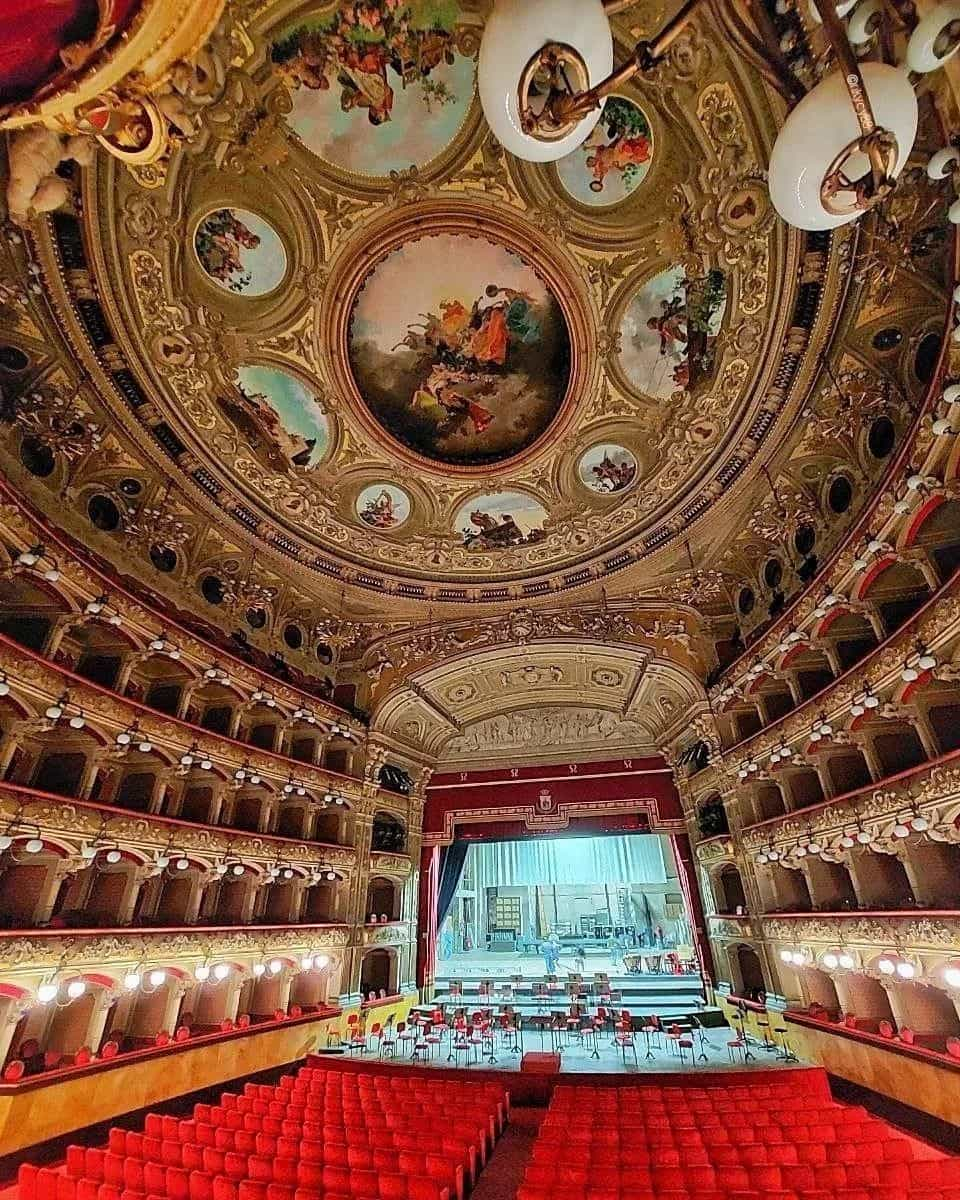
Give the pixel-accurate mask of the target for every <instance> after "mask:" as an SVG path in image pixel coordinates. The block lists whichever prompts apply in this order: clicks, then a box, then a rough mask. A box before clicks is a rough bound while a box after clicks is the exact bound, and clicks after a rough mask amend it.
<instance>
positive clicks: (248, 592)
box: [223, 576, 277, 611]
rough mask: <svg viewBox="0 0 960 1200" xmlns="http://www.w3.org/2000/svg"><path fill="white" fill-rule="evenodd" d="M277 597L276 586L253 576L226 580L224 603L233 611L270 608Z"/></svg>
mask: <svg viewBox="0 0 960 1200" xmlns="http://www.w3.org/2000/svg"><path fill="white" fill-rule="evenodd" d="M276 598H277V589H276V588H275V587H267V586H266V585H265V584H262V583H260V581H259V580H258V579H254V578H253V577H252V576H248V577H244V578H242V579H230V578H228V579H226V580H225V586H224V591H223V603H224V604H225V605H226V607H227V608H228V609H230V610H231V611H235V610H240V609H256V608H268V607H269V606H270V605H271V604H272V603H273V601H274V600H276Z"/></svg>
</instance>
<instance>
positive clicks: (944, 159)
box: [927, 146, 960, 179]
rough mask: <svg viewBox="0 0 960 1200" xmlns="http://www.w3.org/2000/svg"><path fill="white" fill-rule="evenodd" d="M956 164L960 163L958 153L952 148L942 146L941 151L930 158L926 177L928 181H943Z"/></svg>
mask: <svg viewBox="0 0 960 1200" xmlns="http://www.w3.org/2000/svg"><path fill="white" fill-rule="evenodd" d="M957 163H960V151H957V150H955V149H954V148H953V146H944V147H943V149H942V150H938V151H937V152H936V154H932V155H931V156H930V161H929V162H928V163H927V175H928V176H929V178H930V179H945V178H946V177H947V176H948V175H949V174H950V172H951V171H952V170H953V169H954V167H955V166H956V165H957Z"/></svg>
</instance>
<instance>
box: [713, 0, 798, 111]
mask: <svg viewBox="0 0 960 1200" xmlns="http://www.w3.org/2000/svg"><path fill="white" fill-rule="evenodd" d="M713 9H714V13H715V14H716V16H717V18H718V20H719V21H720V24H721V25H722V27H723V29H724V31H725V32H726V33H727V35H728V36H729V38H730V40H731V41H732V42H733V44H734V45H735V46H736V47H737V48H738V49H739V50H740V51H741V52H742V54H743V56H744V58H745V59H746V60H747V61H748V62H749V63H750V65H751V66H752V67H753V68H754V69H755V70H756V71H758V72H759V73H760V75H762V76H763V78H764V79H765V80H766V81H767V83H768V84H769V85H770V86H771V87H772V88H773V89H774V91H777V92H779V93H780V95H781V96H783V98H784V99H785V100H786V101H787V102H788V103H790V104H797V103H798V102H799V101H800V100H802V99H803V97H804V96H805V95H806V89H805V88H804V86H803V84H802V83H801V82H800V80H799V79H798V78H797V76H796V75H795V74H794V72H793V71H792V70H791V69H790V65H789V63H788V62H787V60H786V58H785V57H784V54H783V51H782V50H781V49H780V44H779V42H778V40H777V34H776V30H775V29H774V27H773V23H772V22H771V20H770V17H769V15H768V13H767V11H766V9H765V8H764V6H763V0H717V2H716V3H715V4H714V6H713Z"/></svg>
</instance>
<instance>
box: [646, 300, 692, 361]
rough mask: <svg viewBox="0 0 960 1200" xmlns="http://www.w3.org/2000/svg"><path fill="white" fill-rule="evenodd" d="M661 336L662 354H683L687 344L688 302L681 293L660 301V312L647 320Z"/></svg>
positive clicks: (650, 326)
mask: <svg viewBox="0 0 960 1200" xmlns="http://www.w3.org/2000/svg"><path fill="white" fill-rule="evenodd" d="M647 328H648V329H652V330H653V331H654V332H655V333H656V334H658V335H659V337H660V354H661V356H663V355H667V354H682V353H683V351H684V350H685V349H686V345H687V304H686V300H685V299H684V297H683V296H682V295H680V294H679V293H678V294H677V295H676V296H671V297H670V299H669V300H661V301H660V314H659V316H653V317H650V318H648V320H647Z"/></svg>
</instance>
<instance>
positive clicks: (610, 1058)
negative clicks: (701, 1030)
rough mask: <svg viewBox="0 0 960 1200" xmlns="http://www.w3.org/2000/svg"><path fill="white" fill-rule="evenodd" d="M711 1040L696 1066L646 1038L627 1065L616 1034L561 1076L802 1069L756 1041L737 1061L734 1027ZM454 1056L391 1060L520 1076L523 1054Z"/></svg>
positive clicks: (568, 1063)
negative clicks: (649, 1048) (649, 1047)
mask: <svg viewBox="0 0 960 1200" xmlns="http://www.w3.org/2000/svg"><path fill="white" fill-rule="evenodd" d="M707 1035H708V1037H707V1040H706V1041H705V1043H704V1045H703V1048H702V1053H703V1054H705V1055H706V1061H704V1060H703V1059H702V1058H700V1054H701V1049H700V1047H699V1046H697V1047H696V1051H695V1055H696V1057H695V1061H694V1064H693V1066H691V1063H690V1051H689V1050H687V1051H685V1053H684V1059H683V1062H681V1060H680V1058H679V1056H678V1055H676V1054H674V1053H673V1051H672V1047H670V1048H668V1047H666V1046H663V1047H661V1048H660V1049H656V1048H654V1049H653V1054H654V1057H653V1058H650V1059H648V1058H646V1057H645V1046H644V1039H643V1037H642V1036H638V1038H637V1061H636V1062H634V1059H633V1054H632V1052H631V1051H630V1050H629V1049H628V1050H627V1061H626V1062H624V1059H623V1055H622V1054H621V1052H620V1050H619V1049H618V1048H617V1047H615V1046H612V1045H611V1044H610V1035H609V1034H607V1035H605V1036H604V1037H603V1038H602V1039H601V1041H600V1046H599V1052H600V1057H599V1058H593V1057H592V1056H591V1054H590V1051H589V1050H587V1049H584V1048H582V1047H580V1046H579V1045H573V1046H569V1047H566V1048H565V1049H563V1050H562V1051H561V1055H560V1072H561V1074H564V1075H566V1074H575V1075H643V1074H651V1073H652V1074H664V1073H668V1074H673V1073H680V1072H683V1071H685V1072H688V1073H689V1072H690V1071H697V1072H702V1073H708V1072H709V1073H714V1072H722V1071H738V1070H740V1071H742V1070H743V1069H744V1066H745V1065H746V1067H747V1068H749V1069H750V1070H758V1069H764V1068H767V1067H769V1068H771V1069H775V1070H778V1069H782V1068H783V1067H796V1066H797V1065H798V1064H797V1063H796V1062H792V1061H789V1060H785V1059H784V1057H783V1056H782V1054H778V1053H777V1052H776V1051H774V1050H764V1049H763V1047H762V1046H761V1045H759V1044H755V1043H751V1045H750V1046H749V1048H748V1049H749V1054H750V1055H751V1056H752V1057H750V1058H748V1059H747V1061H746V1063H744V1051H743V1050H742V1049H739V1048H735V1049H734V1051H733V1054H734V1057H733V1058H732V1059H731V1057H730V1054H729V1053H728V1050H727V1042H729V1041H731V1040H733V1038H734V1037H735V1036H736V1035H735V1033H734V1031H733V1030H732V1029H729V1028H726V1027H723V1028H717V1029H709V1030H707ZM541 1050H542V1051H545V1052H548V1051H549V1050H550V1037H549V1035H547V1036H545V1037H544V1039H543V1042H542V1043H541V1039H540V1036H539V1034H538V1033H530V1032H529V1031H525V1032H524V1034H523V1046H522V1053H528V1052H531V1051H533V1052H535V1053H539V1052H541ZM449 1052H450V1044H449V1042H446V1041H445V1042H444V1043H443V1045H441V1047H440V1054H439V1056H438V1057H434V1058H432V1059H430V1060H429V1061H425V1062H422V1063H411V1061H410V1057H409V1052H405V1053H402V1054H401V1053H398V1054H397V1057H396V1058H395V1059H391V1058H390V1057H389V1056H387V1058H386V1061H387V1062H392V1063H394V1064H396V1065H400V1066H402V1065H403V1064H404V1063H405V1062H406V1063H410V1065H411V1066H414V1067H416V1066H424V1067H434V1068H436V1067H439V1068H444V1069H446V1070H452V1069H457V1070H459V1071H462V1072H463V1073H464V1074H477V1073H480V1072H483V1071H509V1072H519V1070H520V1060H521V1057H522V1054H521V1053H518V1052H511V1050H510V1048H509V1047H508V1046H503V1047H500V1046H498V1047H497V1049H496V1051H495V1057H496V1061H495V1062H492V1063H491V1062H490V1061H489V1057H488V1058H481V1059H480V1060H479V1061H478V1062H476V1063H473V1062H471V1063H470V1065H464V1062H463V1059H462V1058H461V1060H460V1064H459V1065H457V1064H456V1063H454V1062H448V1061H447V1055H448V1054H449ZM337 1057H338V1059H340V1061H343V1060H344V1059H346V1060H347V1061H349V1060H350V1058H352V1059H353V1060H354V1061H364V1062H371V1061H373V1062H375V1061H377V1052H376V1051H375V1050H372V1051H369V1052H368V1053H366V1054H363V1055H360V1054H354V1055H352V1056H346V1055H344V1056H342V1057H341V1056H337Z"/></svg>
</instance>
